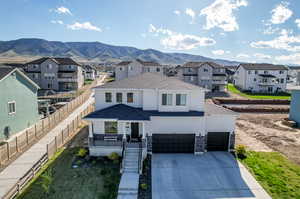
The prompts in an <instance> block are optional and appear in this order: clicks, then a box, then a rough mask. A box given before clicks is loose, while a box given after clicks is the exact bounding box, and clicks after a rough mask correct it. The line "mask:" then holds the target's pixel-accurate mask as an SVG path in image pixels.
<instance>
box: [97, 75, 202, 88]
mask: <svg viewBox="0 0 300 199" xmlns="http://www.w3.org/2000/svg"><path fill="white" fill-rule="evenodd" d="M95 88H121V89H169V90H198V89H202V90H205V89H204V88H202V87H200V86H196V85H193V84H189V83H186V82H184V81H181V80H179V79H177V78H174V77H167V76H164V75H160V74H156V73H143V74H140V75H137V76H134V77H130V78H127V79H122V80H119V81H114V82H110V83H107V84H104V85H101V86H97V87H95Z"/></svg>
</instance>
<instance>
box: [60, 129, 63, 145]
mask: <svg viewBox="0 0 300 199" xmlns="http://www.w3.org/2000/svg"><path fill="white" fill-rule="evenodd" d="M60 134H61V143H62V144H64V130H61V132H60Z"/></svg>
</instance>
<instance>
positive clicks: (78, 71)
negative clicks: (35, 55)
mask: <svg viewBox="0 0 300 199" xmlns="http://www.w3.org/2000/svg"><path fill="white" fill-rule="evenodd" d="M25 71H26V73H27V75H28V76H29V77H30V79H32V80H33V81H34V82H35V83H37V84H38V85H39V86H40V87H41V89H48V90H54V91H71V90H77V89H79V88H81V87H82V86H83V83H84V77H83V74H82V67H81V66H80V65H79V64H78V63H76V62H75V61H74V60H72V59H71V58H57V57H44V58H41V59H37V60H34V61H32V62H29V63H27V64H26V67H25Z"/></svg>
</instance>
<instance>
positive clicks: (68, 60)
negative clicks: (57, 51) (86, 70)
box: [27, 57, 80, 66]
mask: <svg viewBox="0 0 300 199" xmlns="http://www.w3.org/2000/svg"><path fill="white" fill-rule="evenodd" d="M47 59H52V60H53V61H54V62H56V63H57V64H59V65H77V66H79V65H80V64H78V63H77V62H75V61H74V60H73V59H71V58H69V57H42V58H40V59H36V60H33V61H31V62H28V63H27V64H41V63H43V62H44V61H46V60H47Z"/></svg>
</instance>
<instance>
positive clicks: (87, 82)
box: [84, 79, 93, 85]
mask: <svg viewBox="0 0 300 199" xmlns="http://www.w3.org/2000/svg"><path fill="white" fill-rule="evenodd" d="M92 82H93V80H91V79H86V80H84V85H88V84H91V83H92Z"/></svg>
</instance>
